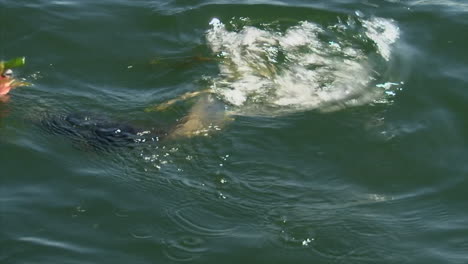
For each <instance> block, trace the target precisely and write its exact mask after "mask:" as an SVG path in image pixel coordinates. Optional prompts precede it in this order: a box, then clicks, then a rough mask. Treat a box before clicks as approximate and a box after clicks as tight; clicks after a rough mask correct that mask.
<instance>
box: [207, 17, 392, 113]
mask: <svg viewBox="0 0 468 264" xmlns="http://www.w3.org/2000/svg"><path fill="white" fill-rule="evenodd" d="M230 23H231V24H232V23H233V22H232V21H231V22H230ZM243 23H244V22H243ZM210 26H211V29H209V30H208V31H207V33H206V39H207V43H208V46H209V47H210V48H211V50H212V51H213V52H214V53H215V54H216V55H217V56H218V57H219V58H220V63H219V71H220V74H219V76H218V77H216V78H214V79H213V83H212V87H211V88H212V90H213V91H214V92H215V93H216V94H217V96H218V97H219V98H221V99H222V100H223V101H224V102H226V103H227V104H229V105H230V106H233V107H232V109H233V111H234V112H235V113H236V114H268V115H275V114H281V113H291V112H298V111H305V110H319V111H335V110H339V109H343V108H347V107H352V106H359V105H364V104H369V103H378V102H385V100H384V98H386V97H388V96H390V95H392V93H389V91H388V90H385V89H381V88H379V87H376V86H375V84H376V82H377V80H378V79H379V78H380V73H379V72H378V71H377V70H378V68H379V67H380V65H382V64H384V65H383V66H386V65H385V64H386V63H387V62H388V61H389V60H390V58H391V53H392V45H393V44H394V43H395V41H396V40H397V39H398V38H399V35H400V33H399V29H398V27H397V26H396V25H395V23H394V22H393V21H392V20H388V19H383V18H372V19H369V20H363V19H361V18H353V19H352V18H350V19H349V20H348V22H346V23H342V22H340V23H338V24H336V25H331V26H328V27H324V26H321V25H318V24H315V23H312V22H308V21H302V22H299V23H298V24H297V25H295V26H291V27H289V28H288V29H286V30H283V31H281V30H278V29H276V28H275V29H272V28H269V27H268V26H265V25H262V26H261V28H260V27H254V26H241V27H233V28H235V30H229V29H228V27H227V26H226V25H225V24H223V23H222V22H221V21H220V20H219V19H217V18H214V19H212V20H211V22H210ZM230 26H232V25H230ZM377 66H379V67H377ZM379 81H384V82H387V81H391V80H379Z"/></svg>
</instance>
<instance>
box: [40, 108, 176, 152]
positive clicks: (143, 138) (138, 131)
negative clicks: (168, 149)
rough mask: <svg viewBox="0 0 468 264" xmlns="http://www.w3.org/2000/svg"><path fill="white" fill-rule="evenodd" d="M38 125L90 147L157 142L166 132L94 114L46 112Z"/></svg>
mask: <svg viewBox="0 0 468 264" xmlns="http://www.w3.org/2000/svg"><path fill="white" fill-rule="evenodd" d="M39 125H40V127H41V128H42V129H44V130H46V131H48V132H50V133H52V134H57V135H63V136H66V137H68V138H70V139H71V140H72V141H73V142H74V143H75V145H78V146H81V147H84V148H91V149H93V150H108V149H110V148H113V147H134V146H136V145H137V144H140V143H142V142H147V141H159V140H161V139H162V138H164V137H165V136H166V134H167V133H166V132H165V131H164V130H161V129H150V130H147V129H143V128H139V127H135V126H133V125H130V124H128V123H125V122H117V121H114V120H111V119H110V118H108V117H105V116H102V115H97V114H93V113H71V114H63V115H52V116H51V115H48V116H46V117H43V118H42V119H41V120H40V122H39Z"/></svg>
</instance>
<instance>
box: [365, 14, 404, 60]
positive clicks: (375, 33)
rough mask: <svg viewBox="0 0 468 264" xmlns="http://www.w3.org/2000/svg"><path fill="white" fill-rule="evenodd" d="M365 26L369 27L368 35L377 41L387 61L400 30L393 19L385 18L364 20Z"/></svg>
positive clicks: (380, 51)
mask: <svg viewBox="0 0 468 264" xmlns="http://www.w3.org/2000/svg"><path fill="white" fill-rule="evenodd" d="M363 25H364V27H366V28H367V31H366V35H367V37H369V38H370V39H371V40H372V41H374V42H375V44H376V45H377V47H378V49H379V53H380V54H381V55H382V57H383V58H384V59H386V60H387V61H388V60H389V59H390V54H391V45H392V44H393V43H394V42H395V41H396V40H397V39H398V37H399V36H400V30H399V29H398V27H397V26H395V24H394V23H393V21H392V20H388V19H383V18H372V19H371V20H368V21H363Z"/></svg>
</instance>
